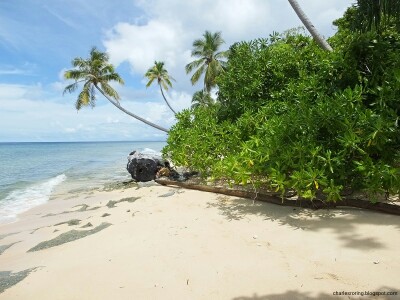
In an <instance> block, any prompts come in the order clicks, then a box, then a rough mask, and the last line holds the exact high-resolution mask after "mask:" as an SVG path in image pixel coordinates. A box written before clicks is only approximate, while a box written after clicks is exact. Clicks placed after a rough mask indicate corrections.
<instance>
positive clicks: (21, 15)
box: [0, 0, 352, 142]
mask: <svg viewBox="0 0 400 300" xmlns="http://www.w3.org/2000/svg"><path fill="white" fill-rule="evenodd" d="M299 3H300V4H301V6H302V7H303V9H304V11H305V12H306V13H307V15H308V16H309V17H310V19H311V20H312V21H313V23H314V25H315V26H316V27H317V28H318V29H319V30H320V32H321V33H322V34H323V35H324V36H326V37H328V36H331V35H333V34H334V32H335V28H334V27H333V26H332V21H333V20H335V19H337V18H338V17H340V16H341V15H342V14H343V12H344V11H345V9H346V8H347V7H348V6H350V5H351V3H352V1H348V0H347V1H345V0H324V1H321V0H299ZM300 25H301V23H300V21H299V20H298V18H297V16H296V15H295V13H294V12H293V10H292V9H291V7H290V5H289V4H288V1H286V0H269V1H265V0H231V1H229V5H227V2H226V1H224V0H192V1H184V0H169V1H165V0H123V1H122V0H114V1H109V0H96V1H89V0H68V1H67V0H1V1H0V128H1V130H0V142H10V141H108V140H112V141H114V140H164V139H165V138H166V135H165V134H164V133H162V132H160V131H158V130H156V129H153V128H151V127H148V126H146V125H144V124H142V123H140V122H139V121H137V120H135V119H133V118H131V117H129V116H127V115H125V114H124V113H122V112H120V111H119V110H118V109H116V108H114V107H113V106H112V105H111V104H109V103H107V100H105V99H103V98H102V97H101V96H100V95H99V97H98V99H97V105H96V107H95V108H94V109H91V108H84V109H82V110H80V111H79V112H77V111H76V110H75V108H74V102H75V99H76V96H77V94H72V95H64V96H63V95H62V91H63V88H64V87H65V86H66V85H67V84H68V82H65V81H64V79H63V76H62V75H63V72H64V71H65V70H67V69H70V68H71V64H70V63H71V60H72V59H73V58H74V57H78V56H81V57H87V56H88V52H89V50H90V48H91V47H92V46H97V47H98V48H99V49H101V50H102V51H107V53H109V55H110V61H111V62H112V63H113V64H114V65H115V66H116V67H117V71H118V72H119V73H120V74H121V76H122V77H123V78H124V80H125V85H124V86H115V88H116V89H117V90H118V92H119V93H120V95H121V98H122V102H121V103H122V105H123V106H124V107H126V108H127V109H129V110H131V111H132V112H134V113H137V114H139V115H141V116H142V117H144V118H146V119H148V120H150V121H152V122H155V123H157V124H160V125H162V126H164V127H167V128H169V127H170V126H171V125H172V124H174V122H175V119H174V116H173V114H172V113H171V112H170V111H169V110H168V107H167V106H166V105H165V104H164V102H163V100H162V98H161V95H160V93H159V90H158V89H157V87H156V86H153V87H150V88H148V89H146V87H145V83H146V81H145V79H144V78H143V74H144V73H145V71H146V70H147V69H148V68H149V67H151V65H152V64H153V62H154V60H161V61H165V63H166V68H167V69H168V70H169V73H170V74H171V75H172V76H173V77H174V78H175V79H176V82H175V83H174V87H173V89H170V90H169V92H168V95H169V98H170V100H171V105H172V106H173V107H174V108H176V109H177V110H181V109H184V108H186V107H189V106H190V99H191V95H192V94H193V92H194V91H196V90H199V89H201V86H200V85H198V86H194V87H193V86H191V84H190V81H189V76H188V75H186V74H185V72H184V66H185V65H186V64H187V63H188V62H189V61H191V57H190V50H191V44H192V42H193V40H194V39H196V38H199V37H201V35H202V34H203V33H204V31H205V30H210V31H222V36H223V38H224V39H225V41H226V44H225V48H226V49H227V48H228V47H229V45H231V44H232V43H234V42H237V41H241V40H250V39H253V38H258V37H267V36H268V35H269V34H270V33H272V31H278V32H282V31H284V30H287V29H290V28H293V27H297V26H300Z"/></svg>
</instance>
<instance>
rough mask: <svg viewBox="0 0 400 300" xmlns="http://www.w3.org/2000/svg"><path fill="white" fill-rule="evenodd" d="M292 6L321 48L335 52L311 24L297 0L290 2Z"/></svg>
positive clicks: (290, 0)
mask: <svg viewBox="0 0 400 300" xmlns="http://www.w3.org/2000/svg"><path fill="white" fill-rule="evenodd" d="M289 3H290V5H291V6H292V8H293V10H294V11H295V13H296V14H297V16H298V17H299V19H300V21H301V22H302V23H303V24H304V26H306V28H307V30H308V31H309V32H310V33H311V35H312V37H313V38H314V40H315V41H316V42H317V44H318V45H320V46H321V48H322V49H325V50H327V51H333V49H332V47H331V46H330V45H329V44H328V42H327V41H326V40H325V39H324V38H323V37H322V35H320V34H319V32H318V30H317V29H316V28H315V27H314V25H313V24H312V23H311V21H310V19H309V18H308V17H307V15H306V14H305V13H304V11H303V10H302V9H301V7H300V5H299V3H298V2H297V0H289Z"/></svg>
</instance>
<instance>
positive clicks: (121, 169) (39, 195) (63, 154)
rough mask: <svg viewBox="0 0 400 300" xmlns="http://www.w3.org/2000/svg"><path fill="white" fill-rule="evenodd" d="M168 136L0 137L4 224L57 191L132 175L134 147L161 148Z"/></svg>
mask: <svg viewBox="0 0 400 300" xmlns="http://www.w3.org/2000/svg"><path fill="white" fill-rule="evenodd" d="M165 145H166V143H165V142H45V143H28V142H26V143H0V224H2V223H11V222H14V221H16V220H17V218H18V214H21V213H23V212H25V211H27V210H29V209H30V208H33V207H35V206H38V205H41V204H44V203H46V202H47V201H49V200H50V199H51V196H52V195H53V194H54V193H55V192H56V191H64V192H66V193H68V192H72V191H79V190H90V189H95V188H101V187H103V186H105V185H107V184H109V183H115V182H123V181H129V180H131V176H130V174H129V173H128V171H127V170H126V164H127V162H128V161H127V156H128V155H129V153H131V152H132V151H134V150H136V151H149V150H153V151H157V152H160V151H161V150H162V148H163V147H164V146H165Z"/></svg>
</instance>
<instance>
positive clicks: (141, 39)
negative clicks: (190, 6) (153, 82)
mask: <svg viewBox="0 0 400 300" xmlns="http://www.w3.org/2000/svg"><path fill="white" fill-rule="evenodd" d="M181 34H182V30H181V29H180V28H179V26H177V25H176V24H173V23H164V22H160V21H158V20H152V21H150V22H149V23H147V24H146V25H136V24H128V23H118V24H117V25H116V26H114V27H113V29H112V30H111V31H109V32H108V33H107V39H106V40H105V41H104V46H105V47H106V48H107V52H108V53H109V54H110V61H111V62H112V63H113V64H116V65H119V64H121V63H122V62H123V61H125V60H126V61H128V62H129V63H130V64H131V67H132V70H133V71H134V72H135V73H138V74H144V73H145V72H146V71H147V69H148V68H149V67H151V66H152V65H153V63H154V60H156V59H158V60H162V61H165V62H166V63H167V64H168V66H172V67H174V66H175V64H176V60H177V59H176V58H177V56H178V54H180V46H181V42H182V41H181V39H180V35H181Z"/></svg>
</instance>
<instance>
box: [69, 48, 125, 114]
mask: <svg viewBox="0 0 400 300" xmlns="http://www.w3.org/2000/svg"><path fill="white" fill-rule="evenodd" d="M72 65H73V67H75V69H72V70H68V71H66V72H65V73H64V78H65V79H73V80H75V82H74V83H72V84H70V85H68V86H66V87H65V89H64V94H65V93H67V92H68V93H72V92H74V91H75V90H76V89H77V88H78V86H79V84H80V83H83V88H82V91H81V92H80V93H79V95H78V98H77V100H76V103H75V107H76V109H77V110H80V109H81V108H82V106H88V105H90V106H92V107H94V106H95V104H96V102H95V101H96V90H95V88H96V87H97V88H98V87H100V88H101V90H102V91H103V92H104V94H106V95H108V96H109V97H111V98H113V99H115V100H116V101H118V100H119V99H120V97H119V95H118V93H117V91H116V90H114V89H113V88H112V87H111V86H110V84H109V82H110V81H115V82H118V83H120V84H124V81H123V79H122V78H121V77H120V75H119V74H118V73H116V72H115V70H114V66H113V65H112V64H109V63H108V55H107V54H106V53H104V52H100V51H99V50H97V48H96V47H93V48H92V49H91V51H90V58H88V59H83V58H81V57H77V58H74V59H73V61H72Z"/></svg>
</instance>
